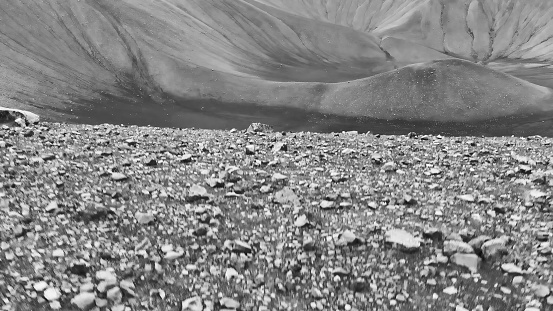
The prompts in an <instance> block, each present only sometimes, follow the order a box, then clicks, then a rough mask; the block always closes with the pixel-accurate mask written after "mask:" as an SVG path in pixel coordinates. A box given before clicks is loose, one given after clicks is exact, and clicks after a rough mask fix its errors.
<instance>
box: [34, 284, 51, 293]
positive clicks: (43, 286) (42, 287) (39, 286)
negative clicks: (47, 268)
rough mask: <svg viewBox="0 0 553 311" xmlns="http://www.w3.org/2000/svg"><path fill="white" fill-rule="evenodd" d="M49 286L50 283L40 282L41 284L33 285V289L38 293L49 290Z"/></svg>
mask: <svg viewBox="0 0 553 311" xmlns="http://www.w3.org/2000/svg"><path fill="white" fill-rule="evenodd" d="M48 286H49V285H48V283H46V282H45V281H40V282H36V283H35V284H33V288H34V289H35V291H37V292H42V291H44V290H45V289H46V288H48Z"/></svg>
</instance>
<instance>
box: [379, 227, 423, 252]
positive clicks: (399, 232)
mask: <svg viewBox="0 0 553 311" xmlns="http://www.w3.org/2000/svg"><path fill="white" fill-rule="evenodd" d="M385 238H386V242H387V243H391V244H397V245H400V246H401V247H403V248H404V249H405V250H407V251H415V250H418V249H419V248H420V246H421V243H420V241H419V240H418V239H416V238H415V237H414V236H413V235H412V234H411V233H409V232H407V231H405V230H403V229H392V230H389V231H387V232H386V236H385Z"/></svg>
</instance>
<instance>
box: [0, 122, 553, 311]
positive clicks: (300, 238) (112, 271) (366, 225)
mask: <svg viewBox="0 0 553 311" xmlns="http://www.w3.org/2000/svg"><path fill="white" fill-rule="evenodd" d="M552 143H553V139H551V138H541V137H529V138H510V137H509V138H476V137H464V138H455V137H440V136H417V135H416V134H414V133H412V134H410V135H407V136H379V135H373V134H358V133H354V132H349V133H339V134H315V133H272V132H270V131H263V130H261V131H259V132H255V131H251V132H246V131H208V130H194V129H161V128H139V127H122V126H113V125H100V126H86V125H67V124H52V123H42V124H39V125H33V126H30V127H26V128H9V127H3V128H2V129H0V156H1V157H0V163H1V168H0V197H1V198H0V306H1V307H0V309H1V310H50V309H54V310H80V309H82V310H113V311H127V310H194V311H200V310H224V309H225V310H256V311H257V310H259V311H262V310H348V311H349V310H456V311H462V310H528V311H530V310H552V309H553V295H552V294H551V288H552V284H553V276H552V269H551V267H552V264H553V254H552V243H553V236H552V235H553V233H552V230H553V208H552V206H551V205H550V200H551V198H552V196H553V178H552V176H553V151H552Z"/></svg>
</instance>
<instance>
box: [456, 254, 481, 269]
mask: <svg viewBox="0 0 553 311" xmlns="http://www.w3.org/2000/svg"><path fill="white" fill-rule="evenodd" d="M450 261H451V262H452V263H453V264H456V265H458V266H462V267H466V268H468V269H469V270H470V271H471V272H477V271H478V268H479V267H480V263H481V262H482V259H480V257H478V255H476V254H462V253H457V254H453V256H451V258H450Z"/></svg>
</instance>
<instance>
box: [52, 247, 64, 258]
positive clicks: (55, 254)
mask: <svg viewBox="0 0 553 311" xmlns="http://www.w3.org/2000/svg"><path fill="white" fill-rule="evenodd" d="M64 256H65V252H64V251H63V250H62V249H59V248H58V249H56V250H54V251H53V252H52V257H58V258H59V257H64Z"/></svg>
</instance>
